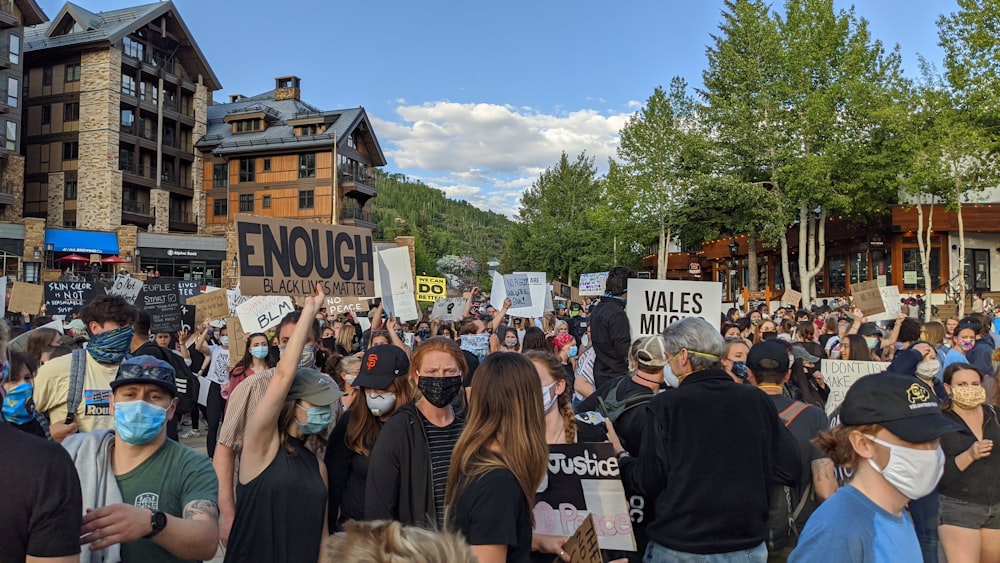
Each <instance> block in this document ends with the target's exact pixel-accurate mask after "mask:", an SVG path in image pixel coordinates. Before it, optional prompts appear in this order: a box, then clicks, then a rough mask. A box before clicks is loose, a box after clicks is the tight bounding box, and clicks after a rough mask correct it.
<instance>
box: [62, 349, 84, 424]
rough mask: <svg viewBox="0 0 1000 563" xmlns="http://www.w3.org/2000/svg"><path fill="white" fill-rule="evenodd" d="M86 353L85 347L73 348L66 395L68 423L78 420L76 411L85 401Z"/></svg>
mask: <svg viewBox="0 0 1000 563" xmlns="http://www.w3.org/2000/svg"><path fill="white" fill-rule="evenodd" d="M86 353H87V351H86V350H84V349H83V348H77V349H76V350H73V356H72V358H73V359H72V363H71V364H70V369H69V393H68V394H67V395H66V424H72V423H73V421H74V420H76V411H77V409H79V408H80V402H81V401H83V385H84V380H85V379H86V375H87V358H86V357H85V356H84V354H86Z"/></svg>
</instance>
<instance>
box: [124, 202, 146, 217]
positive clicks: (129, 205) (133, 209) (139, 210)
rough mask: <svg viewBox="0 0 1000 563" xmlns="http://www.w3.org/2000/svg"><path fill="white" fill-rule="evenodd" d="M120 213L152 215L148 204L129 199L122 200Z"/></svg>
mask: <svg viewBox="0 0 1000 563" xmlns="http://www.w3.org/2000/svg"><path fill="white" fill-rule="evenodd" d="M122 213H131V214H133V215H144V216H146V217H152V216H153V214H152V212H151V211H150V209H149V206H148V205H146V204H145V203H142V202H141V201H133V200H131V199H123V200H122Z"/></svg>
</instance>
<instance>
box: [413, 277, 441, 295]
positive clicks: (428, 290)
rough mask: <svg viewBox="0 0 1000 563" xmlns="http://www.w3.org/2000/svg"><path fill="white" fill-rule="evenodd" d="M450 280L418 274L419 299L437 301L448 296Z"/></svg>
mask: <svg viewBox="0 0 1000 563" xmlns="http://www.w3.org/2000/svg"><path fill="white" fill-rule="evenodd" d="M447 290H448V280H447V279H446V278H432V277H428V276H417V301H436V300H438V299H442V298H444V297H447Z"/></svg>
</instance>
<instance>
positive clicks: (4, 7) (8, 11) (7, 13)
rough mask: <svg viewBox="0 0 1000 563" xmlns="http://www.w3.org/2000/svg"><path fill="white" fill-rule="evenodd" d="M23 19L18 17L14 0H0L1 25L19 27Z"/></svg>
mask: <svg viewBox="0 0 1000 563" xmlns="http://www.w3.org/2000/svg"><path fill="white" fill-rule="evenodd" d="M19 25H21V20H20V19H18V17H17V11H16V9H15V8H14V0H0V27H17V26H19Z"/></svg>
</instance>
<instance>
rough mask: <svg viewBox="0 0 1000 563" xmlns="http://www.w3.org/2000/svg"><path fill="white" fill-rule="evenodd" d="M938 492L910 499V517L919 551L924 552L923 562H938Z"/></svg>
mask: <svg viewBox="0 0 1000 563" xmlns="http://www.w3.org/2000/svg"><path fill="white" fill-rule="evenodd" d="M938 499H939V496H938V492H937V491H934V492H933V493H931V494H929V495H927V496H925V497H923V498H918V499H917V500H911V501H910V517H912V518H913V527H914V528H915V529H916V532H917V540H918V541H919V542H920V551H921V552H922V553H923V554H924V563H937V562H938V546H939V545H940V541H939V540H938V505H939V500H938Z"/></svg>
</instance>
